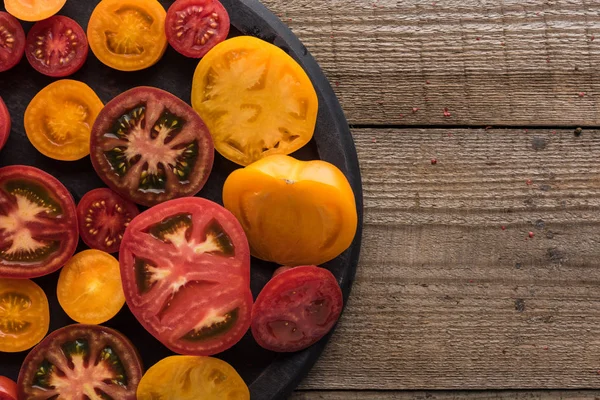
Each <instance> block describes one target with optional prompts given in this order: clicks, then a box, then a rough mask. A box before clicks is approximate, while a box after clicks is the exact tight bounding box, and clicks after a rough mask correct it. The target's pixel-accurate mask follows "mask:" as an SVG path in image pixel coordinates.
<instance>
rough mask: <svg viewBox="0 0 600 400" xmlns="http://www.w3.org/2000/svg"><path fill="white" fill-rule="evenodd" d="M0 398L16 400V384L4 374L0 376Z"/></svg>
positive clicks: (2, 399) (1, 399) (0, 399)
mask: <svg viewBox="0 0 600 400" xmlns="http://www.w3.org/2000/svg"><path fill="white" fill-rule="evenodd" d="M0 400H17V384H16V383H15V382H14V381H13V380H11V379H8V378H7V377H5V376H0Z"/></svg>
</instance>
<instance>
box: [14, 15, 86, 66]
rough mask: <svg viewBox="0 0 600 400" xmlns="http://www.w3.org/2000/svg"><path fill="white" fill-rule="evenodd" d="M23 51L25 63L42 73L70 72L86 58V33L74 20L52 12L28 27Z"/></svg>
mask: <svg viewBox="0 0 600 400" xmlns="http://www.w3.org/2000/svg"><path fill="white" fill-rule="evenodd" d="M25 55H26V56H27V61H29V64H31V66H32V67H33V68H34V69H35V70H36V71H38V72H40V73H42V74H44V75H48V76H51V77H55V78H57V77H64V76H67V75H71V74H73V73H75V72H77V71H78V70H79V69H80V68H81V67H82V66H83V64H84V63H85V60H86V59H87V55H88V41H87V37H86V36H85V32H84V31H83V28H82V27H81V26H80V25H79V24H78V23H77V21H74V20H72V19H71V18H69V17H65V16H63V15H55V16H53V17H50V18H48V19H45V20H43V21H39V22H36V23H35V25H33V26H32V27H31V29H30V30H29V32H28V33H27V46H26V51H25Z"/></svg>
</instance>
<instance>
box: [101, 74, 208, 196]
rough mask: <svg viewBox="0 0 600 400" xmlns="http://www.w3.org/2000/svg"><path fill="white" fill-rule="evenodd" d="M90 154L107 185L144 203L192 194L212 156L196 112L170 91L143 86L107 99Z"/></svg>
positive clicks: (205, 176)
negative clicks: (109, 99)
mask: <svg viewBox="0 0 600 400" xmlns="http://www.w3.org/2000/svg"><path fill="white" fill-rule="evenodd" d="M90 153H91V158H92V165H93V166H94V169H95V170H96V172H97V173H98V175H99V176H100V178H102V180H103V181H104V182H105V183H106V184H107V185H108V186H109V187H110V188H111V189H113V190H114V191H116V192H117V193H119V194H121V195H122V196H123V197H125V198H126V199H129V200H131V201H133V202H135V203H138V204H142V205H145V206H152V205H155V204H158V203H161V202H163V201H166V200H170V199H173V198H176V197H186V196H193V195H195V194H196V193H198V192H199V191H200V189H202V187H203V186H204V184H205V183H206V181H207V180H208V176H209V174H210V171H211V170H212V167H213V160H214V146H213V142H212V137H211V136H210V133H209V132H208V129H207V128H206V126H205V125H204V122H203V121H202V119H200V117H199V116H198V114H197V113H196V112H195V111H194V110H193V109H192V108H191V107H190V106H189V105H188V104H186V103H185V102H184V101H182V100H181V99H179V98H178V97H176V96H174V95H172V94H171V93H169V92H166V91H164V90H161V89H157V88H153V87H144V86H142V87H137V88H134V89H130V90H128V91H126V92H124V93H122V94H120V95H119V96H117V97H115V98H114V99H112V100H111V101H110V102H108V104H106V106H105V107H104V109H103V110H102V111H101V112H100V114H99V115H98V118H97V119H96V122H95V123H94V127H93V128H92V137H91V142H90Z"/></svg>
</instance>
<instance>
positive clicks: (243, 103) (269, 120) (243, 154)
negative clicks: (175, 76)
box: [192, 36, 319, 165]
mask: <svg viewBox="0 0 600 400" xmlns="http://www.w3.org/2000/svg"><path fill="white" fill-rule="evenodd" d="M192 106H193V107H194V109H195V110H196V111H197V112H198V114H200V116H201V117H202V119H203V120H204V122H205V123H206V125H207V126H208V128H209V130H210V132H211V134H212V135H213V139H214V142H215V148H216V149H217V151H218V152H219V153H221V154H222V155H223V156H224V157H226V158H228V159H229V160H231V161H233V162H235V163H237V164H240V165H248V164H251V163H252V162H254V161H256V160H259V159H261V158H264V157H267V156H269V155H273V154H290V153H292V152H294V151H296V150H298V149H300V148H301V147H303V146H304V145H305V144H307V143H308V142H309V141H310V139H311V138H312V136H313V134H314V129H315V125H316V120H317V111H318V107H319V104H318V99H317V94H316V92H315V89H314V87H313V84H312V82H311V81H310V79H309V77H308V76H307V75H306V73H305V72H304V70H303V69H302V67H301V66H300V65H299V64H298V63H297V62H296V61H295V60H294V59H293V58H292V57H290V56H289V55H288V54H287V53H285V52H284V51H283V50H281V49H280V48H279V47H277V46H275V45H272V44H270V43H268V42H265V41H263V40H261V39H258V38H255V37H251V36H238V37H234V38H232V39H228V40H225V41H224V42H221V43H219V44H218V45H216V46H215V47H214V48H213V49H212V50H210V51H209V52H208V54H206V56H204V58H203V59H202V60H201V61H200V63H199V64H198V67H197V68H196V71H195V73H194V79H193V83H192Z"/></svg>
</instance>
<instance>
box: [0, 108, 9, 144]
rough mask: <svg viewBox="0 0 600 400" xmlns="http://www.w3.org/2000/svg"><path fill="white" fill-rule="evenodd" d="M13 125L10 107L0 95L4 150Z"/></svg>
mask: <svg viewBox="0 0 600 400" xmlns="http://www.w3.org/2000/svg"><path fill="white" fill-rule="evenodd" d="M11 125H12V124H11V120H10V113H9V112H8V108H6V104H5V103H4V100H2V97H0V150H2V148H3V147H4V145H5V144H6V141H7V140H8V135H10V128H11Z"/></svg>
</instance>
